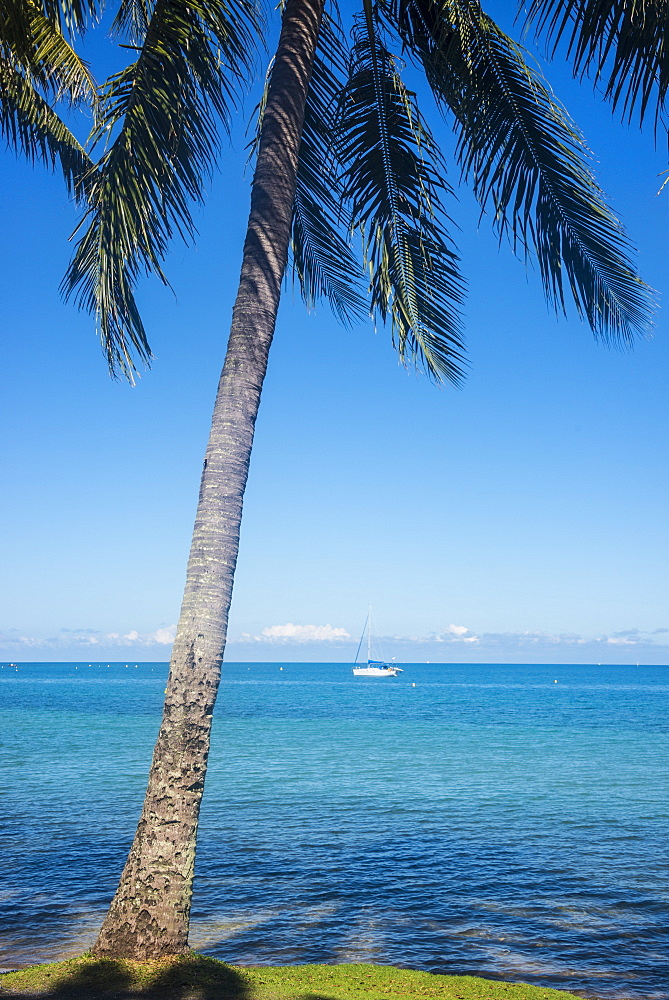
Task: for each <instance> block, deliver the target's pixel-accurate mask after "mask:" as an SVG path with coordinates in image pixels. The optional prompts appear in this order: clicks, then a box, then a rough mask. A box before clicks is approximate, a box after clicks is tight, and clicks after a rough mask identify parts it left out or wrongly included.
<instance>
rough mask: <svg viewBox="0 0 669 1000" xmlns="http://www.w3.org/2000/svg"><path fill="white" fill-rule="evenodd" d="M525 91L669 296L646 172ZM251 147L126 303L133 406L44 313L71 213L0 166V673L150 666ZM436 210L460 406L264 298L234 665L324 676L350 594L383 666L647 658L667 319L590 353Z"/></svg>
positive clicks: (620, 147) (665, 658)
mask: <svg viewBox="0 0 669 1000" xmlns="http://www.w3.org/2000/svg"><path fill="white" fill-rule="evenodd" d="M506 6H507V5H501V4H498V5H497V6H496V8H495V7H493V8H489V9H490V10H491V12H492V13H494V14H497V15H499V14H500V12H501V14H502V15H503V14H504V9H505V7H506ZM547 76H548V77H549V79H550V80H551V82H552V83H553V86H554V88H555V90H556V92H557V94H558V96H559V97H560V98H561V99H562V100H563V101H564V102H565V103H566V104H567V106H568V108H569V110H570V111H571V113H572V115H573V116H574V117H575V118H576V119H577V121H578V123H579V124H580V125H581V127H582V128H583V130H584V132H585V134H586V136H587V138H588V140H589V143H590V145H591V147H592V149H593V150H594V153H595V156H596V158H597V160H598V177H599V180H600V182H601V183H602V185H603V187H604V188H605V190H606V191H607V193H608V194H609V196H610V199H611V202H612V203H613V205H614V207H615V208H616V210H617V211H618V212H619V213H620V214H621V216H622V218H623V220H624V222H625V223H626V225H627V228H628V230H629V232H630V234H631V236H632V237H633V239H634V241H635V242H636V244H637V246H638V247H639V251H640V258H639V259H640V267H641V272H642V274H643V276H644V278H645V280H646V281H647V282H649V283H650V284H651V285H653V286H654V287H655V288H658V289H659V290H660V291H665V290H666V289H667V286H668V281H667V277H668V276H667V254H666V246H667V243H666V233H667V221H668V219H667V215H668V201H667V199H668V197H669V195H668V194H667V191H665V192H664V193H663V194H662V195H660V196H659V197H658V196H657V190H658V188H659V186H660V183H661V179H660V177H659V175H660V173H661V172H662V171H663V170H664V169H666V162H665V161H666V157H665V156H664V155H663V153H662V151H661V150H660V151H659V152H656V151H655V149H654V147H653V143H652V139H651V137H650V136H646V135H644V136H642V135H640V134H639V132H638V130H636V129H629V128H626V127H623V126H621V125H619V124H616V123H615V122H613V121H612V120H611V117H610V113H609V110H608V109H607V108H606V107H605V106H604V105H601V104H599V103H598V102H597V101H596V100H595V99H594V98H593V97H592V95H591V93H590V92H589V90H588V89H587V88H582V87H579V86H578V85H577V84H575V83H574V82H573V81H572V80H571V79H570V78H569V76H568V72H567V68H566V66H565V64H564V63H562V65H559V64H557V65H553V66H549V67H547ZM252 107H253V100H252V99H250V100H249V101H248V103H247V109H246V111H247V113H248V112H250V109H251V108H252ZM242 124H243V122H242ZM435 130H436V131H437V133H438V134H439V135H440V136H441V135H443V136H444V138H445V141H446V144H447V145H448V141H449V140H448V139H447V138H446V137H447V130H446V127H445V126H443V125H441V124H439V123H438V122H436V121H435ZM244 141H245V140H244V136H243V128H242V127H241V126H240V128H238V129H237V133H236V136H235V148H234V149H232V150H226V151H225V153H224V155H223V157H222V160H221V170H220V173H219V174H218V175H217V176H216V178H215V179H214V182H213V184H212V188H211V191H210V194H209V196H208V198H207V203H206V206H205V207H204V209H203V210H202V211H201V212H198V227H199V231H200V236H199V239H198V243H197V246H196V247H195V248H194V249H186V248H184V247H183V246H180V245H175V247H174V248H173V251H172V253H171V255H170V258H169V260H168V262H167V271H168V274H169V276H170V279H171V281H172V283H173V286H174V291H175V294H172V293H171V292H170V291H168V290H165V289H163V288H161V287H159V286H158V285H157V284H156V283H155V282H147V283H146V284H145V285H144V286H143V287H142V291H141V301H142V306H143V314H144V317H145V320H146V323H147V326H148V329H149V333H150V339H151V343H152V346H153V350H154V353H155V355H156V361H155V364H154V366H153V368H152V369H151V370H150V371H148V372H146V373H145V374H144V376H143V377H142V379H141V380H140V381H139V383H138V385H137V386H136V387H135V388H130V387H128V386H126V385H124V384H121V383H114V382H112V381H111V380H110V379H109V377H108V375H107V372H106V367H105V363H104V360H103V358H102V355H101V353H100V350H99V347H98V345H97V342H96V338H95V331H94V324H93V322H92V321H91V319H90V318H89V317H87V316H84V315H81V314H79V313H77V312H76V311H75V309H74V308H73V307H71V306H69V305H64V304H63V303H62V302H61V301H60V298H59V295H58V283H59V281H60V278H61V277H62V274H63V271H64V269H65V266H66V263H67V260H68V256H69V246H68V243H67V236H68V235H69V233H70V232H71V230H72V228H73V224H74V221H75V215H74V213H73V210H72V208H71V206H70V205H68V202H67V198H66V196H65V194H64V192H63V188H62V184H61V183H60V182H59V181H58V179H57V178H53V177H51V176H49V175H47V174H46V173H45V172H43V171H42V170H41V169H40V168H34V169H33V168H31V167H28V166H26V165H25V164H23V163H20V162H17V161H15V160H14V159H13V158H12V156H11V155H10V154H4V156H3V157H2V160H1V161H0V170H1V171H2V182H3V187H4V190H5V191H6V192H10V197H6V199H5V212H4V216H3V221H2V226H1V227H0V233H1V238H2V241H3V244H4V245H3V253H2V259H3V262H4V267H3V271H2V274H1V275H0V281H1V282H2V286H3V287H2V302H3V306H4V308H3V318H2V342H3V361H4V363H3V365H2V372H1V374H0V379H1V382H0V408H1V411H2V425H3V434H2V456H1V458H0V461H1V462H2V468H3V473H4V474H3V488H2V494H1V496H0V503H1V504H2V515H1V525H2V539H1V545H2V551H3V554H4V557H3V572H2V574H1V575H0V589H1V590H2V594H1V598H0V608H1V609H2V610H1V618H0V658H5V659H16V660H18V659H22V660H51V659H70V658H72V659H78V660H94V659H110V658H112V659H115V660H126V659H129V658H134V659H139V658H141V659H144V660H163V659H166V658H167V657H168V655H169V641H170V637H171V635H172V634H173V630H172V626H173V625H174V623H175V622H176V619H177V616H178V611H179V604H180V597H181V590H182V587H183V577H184V569H185V562H186V558H187V553H188V545H189V540H190V532H191V527H192V519H193V515H194V509H195V502H196V497H197V486H198V478H199V469H200V466H201V459H202V454H203V451H204V446H205V441H206V435H207V431H208V424H209V417H210V410H211V406H212V403H213V394H214V391H215V387H216V383H217V379H218V373H219V370H220V365H221V363H222V359H223V355H224V350H225V339H226V333H227V327H228V323H229V317H230V311H231V307H232V300H233V296H234V291H235V284H236V279H237V276H238V272H239V264H240V248H241V242H242V236H243V231H244V226H245V221H246V213H247V206H248V183H249V174H248V171H247V172H246V175H245V174H244V160H245V153H244V151H243V146H244ZM455 179H456V174H455V171H453V173H452V180H453V181H455ZM452 214H453V216H454V217H455V219H456V221H457V223H458V224H459V225H460V227H461V232H460V233H459V234H456V235H457V240H458V244H459V247H460V250H461V254H462V267H463V272H464V274H465V275H466V277H467V279H468V282H469V298H468V302H467V307H466V327H467V342H468V349H469V359H470V362H471V368H470V375H469V378H468V380H467V383H466V384H465V386H464V388H463V389H462V390H454V389H452V388H448V387H447V388H443V389H439V388H435V387H434V386H432V385H431V384H430V383H429V382H428V381H427V380H426V379H425V378H424V377H423V376H420V375H416V374H414V373H407V372H405V371H404V370H403V369H402V368H400V367H399V366H398V364H397V360H396V357H395V355H394V353H393V350H392V347H391V346H390V343H389V337H388V336H387V334H386V333H385V332H384V331H383V330H380V331H378V332H376V333H375V332H374V330H373V328H372V327H371V325H365V324H363V325H361V326H360V327H358V328H356V329H354V330H352V331H350V330H344V329H342V328H341V327H339V326H338V325H337V323H336V322H335V320H334V319H333V318H332V317H331V315H330V313H329V311H328V308H327V307H326V306H320V307H319V308H318V309H317V311H316V312H315V314H312V315H309V314H307V312H306V310H305V309H304V307H303V305H302V304H301V302H300V301H299V297H298V295H297V293H296V292H294V291H293V289H292V288H291V287H290V286H289V287H288V288H287V290H286V293H285V295H284V301H283V303H282V307H281V312H280V315H279V320H278V324H277V334H276V339H275V343H274V346H273V348H272V356H271V359H270V371H269V375H268V379H267V384H266V388H265V391H264V395H263V402H262V408H261V414H260V418H259V421H258V428H257V435H256V446H255V452H254V457H253V463H252V468H251V476H250V481H249V487H248V492H247V500H246V508H245V516H244V526H243V533H242V545H241V552H240V559H239V567H238V575H237V582H236V589H235V596H234V601H233V608H232V614H231V621H230V644H229V650H228V654H227V655H228V658H229V659H246V660H290V659H300V660H309V659H314V660H341V659H346V658H348V657H350V656H351V655H352V653H353V652H354V651H355V645H356V644H357V638H358V634H359V631H360V629H361V627H362V624H363V621H364V617H365V612H366V607H367V604H368V602H369V601H371V602H372V603H373V605H374V609H375V617H376V619H377V623H378V627H379V632H380V633H381V634H382V635H383V636H384V640H383V645H384V649H385V653H386V655H388V656H397V658H398V659H399V660H425V659H430V660H444V661H465V660H479V661H481V660H483V661H486V660H491V661H497V660H500V661H502V660H504V661H518V662H527V661H533V662H542V661H545V662H618V663H627V662H635V661H636V660H641V661H642V662H657V663H669V632H667V629H669V613H668V611H667V566H668V565H669V552H668V548H669V546H668V538H667V518H666V497H667V486H668V483H667V478H668V477H667V462H666V450H667V445H666V442H667V436H668V435H667V430H668V428H667V404H666V398H667V391H666V370H667V360H668V358H667V355H668V353H669V348H668V346H667V336H666V329H667V321H666V311H664V312H662V311H661V312H660V314H659V316H658V324H657V329H656V331H655V336H654V337H653V338H652V339H649V340H648V341H640V342H639V343H638V345H637V347H636V349H635V350H634V351H633V352H631V353H624V352H620V351H616V350H607V349H606V348H604V347H601V346H598V345H597V344H596V343H594V341H593V338H592V336H591V334H590V332H589V330H588V329H587V328H586V327H585V326H584V325H582V324H581V323H580V322H579V321H578V319H577V318H576V317H575V316H574V315H571V316H570V317H569V319H568V320H559V321H558V320H556V319H555V318H554V317H553V316H552V315H551V314H550V313H549V311H548V310H547V308H546V306H545V304H544V300H543V297H542V293H541V289H540V287H539V282H538V279H537V277H536V276H535V275H533V274H532V273H529V274H527V273H526V271H525V268H524V266H523V265H522V264H521V263H519V262H518V261H517V260H515V259H514V258H513V257H512V255H511V253H510V252H509V251H508V249H507V248H506V247H502V248H501V249H499V248H498V246H497V243H496V240H495V239H494V237H493V236H492V234H491V232H490V228H489V225H488V223H487V222H486V220H485V219H484V220H483V221H482V222H481V223H480V225H479V220H478V212H477V209H476V206H475V205H474V202H473V199H472V198H471V196H470V194H469V193H468V192H467V191H466V190H465V189H462V190H460V191H459V201H458V202H457V203H455V204H454V205H453V206H452Z"/></svg>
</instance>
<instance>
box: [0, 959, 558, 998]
mask: <svg viewBox="0 0 669 1000" xmlns="http://www.w3.org/2000/svg"><path fill="white" fill-rule="evenodd" d="M3 995H4V996H12V995H13V996H16V997H21V998H22V1000H28V998H29V997H31V996H42V997H53V998H59V1000H70V998H71V1000H89V998H90V1000H94V998H97V997H101V998H108V1000H112V998H114V1000H123V998H126V997H127V998H131V997H138V998H144V1000H190V998H193V1000H395V998H397V1000H400V998H402V1000H432V998H435V1000H578V998H576V997H574V998H572V995H571V994H570V993H563V992H560V991H558V990H549V989H544V988H543V987H539V986H525V985H523V984H521V983H501V982H496V981H494V980H490V979H476V978H474V977H473V976H437V975H433V974H431V973H429V972H414V971H411V970H409V969H395V968H392V967H390V966H385V965H288V966H272V967H269V966H262V967H257V968H253V969H243V968H238V967H236V966H232V965H226V964H225V963H224V962H218V961H217V960H216V959H213V958H205V957H204V956H203V955H196V954H192V955H189V956H184V957H182V958H176V959H170V960H166V961H162V962H147V963H141V964H140V963H137V962H125V961H123V962H122V961H110V960H102V961H101V960H97V959H92V958H89V957H87V956H83V957H82V958H74V959H70V960H69V961H67V962H54V963H52V964H50V965H35V966H32V967H31V968H29V969H22V970H21V971H20V972H12V973H8V974H6V975H3V976H0V996H3Z"/></svg>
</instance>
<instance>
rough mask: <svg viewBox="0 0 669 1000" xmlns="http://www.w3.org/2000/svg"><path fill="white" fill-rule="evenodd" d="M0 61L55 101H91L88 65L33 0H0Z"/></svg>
mask: <svg viewBox="0 0 669 1000" xmlns="http://www.w3.org/2000/svg"><path fill="white" fill-rule="evenodd" d="M64 6H65V5H64ZM0 62H2V63H3V64H4V65H7V66H11V67H13V68H14V69H16V70H17V71H19V72H22V73H24V74H27V75H28V76H29V77H30V80H31V82H32V84H33V85H34V86H35V87H39V88H40V89H41V90H42V91H43V92H44V94H45V95H49V96H50V97H53V99H54V100H55V101H60V100H66V101H70V102H72V103H76V102H78V101H80V100H85V101H87V102H88V103H89V104H92V103H94V101H95V96H96V84H95V80H94V79H93V77H92V75H91V72H90V70H89V68H88V65H87V64H86V62H84V60H83V59H81V57H80V56H79V55H78V54H77V52H76V51H75V50H74V48H73V47H72V45H71V44H70V42H69V41H68V40H67V38H66V37H65V35H64V34H63V31H62V30H61V27H60V24H59V22H58V20H55V19H52V18H50V17H48V16H46V14H45V13H44V11H43V9H42V6H41V5H40V4H38V3H37V2H35V0H0Z"/></svg>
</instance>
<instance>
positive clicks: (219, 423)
mask: <svg viewBox="0 0 669 1000" xmlns="http://www.w3.org/2000/svg"><path fill="white" fill-rule="evenodd" d="M322 13H323V0H288V3H287V5H286V9H285V12H284V16H283V22H282V29H281V36H280V39H279V47H278V50H277V55H276V60H275V64H274V69H273V71H272V78H271V82H270V87H269V92H268V98H267V105H266V109H265V114H264V119H263V125H262V130H261V135H260V144H259V149H258V159H257V165H256V170H255V175H254V179H253V186H252V192H251V212H250V217H249V226H248V230H247V234H246V241H245V244H244V257H243V263H242V270H241V277H240V283H239V290H238V293H237V299H236V301H235V306H234V309H233V314H232V328H231V331H230V338H229V341H228V350H227V355H226V359H225V365H224V367H223V372H222V374H221V379H220V383H219V387H218V394H217V397H216V404H215V407H214V416H213V420H212V429H211V435H210V438H209V444H208V446H207V451H206V457H205V460H204V468H203V471H202V480H201V485H200V500H199V505H198V510H197V516H196V519H195V529H194V533H193V542H192V547H191V552H190V559H189V562H188V573H187V580H186V589H185V593H184V599H183V605H182V609H181V617H180V620H179V627H178V631H177V636H176V640H175V644H174V650H173V653H172V660H171V663H170V673H169V678H168V682H167V692H166V698H165V707H164V711H163V720H162V725H161V728H160V733H159V735H158V742H157V743H156V748H155V750H154V754H153V762H152V765H151V771H150V774H149V783H148V788H147V792H146V798H145V800H144V808H143V811H142V815H141V818H140V821H139V825H138V827H137V833H136V834H135V839H134V842H133V845H132V848H131V850H130V854H129V856H128V860H127V862H126V865H125V868H124V871H123V874H122V876H121V881H120V884H119V887H118V890H117V892H116V895H115V896H114V899H113V901H112V904H111V907H110V909H109V912H108V914H107V916H106V918H105V920H104V923H103V925H102V929H101V931H100V935H99V937H98V940H97V942H96V944H95V946H94V948H93V952H94V954H95V955H98V956H108V957H117V958H121V957H124V958H132V959H135V960H138V961H145V960H148V959H153V958H159V957H161V956H164V955H169V954H179V953H182V952H184V951H186V950H187V948H188V922H189V916H190V904H191V895H192V886H193V867H194V862H195V842H196V834H197V824H198V816H199V812H200V803H201V801H202V792H203V789H204V779H205V774H206V769H207V757H208V753H209V739H210V731H211V720H212V712H213V709H214V702H215V700H216V694H217V691H218V685H219V680H220V673H221V661H222V659H223V651H224V648H225V640H226V633H227V624H228V611H229V608H230V599H231V596H232V584H233V578H234V572H235V564H236V562H237V551H238V547H239V526H240V521H241V516H242V501H243V497H244V490H245V487H246V480H247V476H248V468H249V460H250V456H251V446H252V444H253V434H254V428H255V421H256V416H257V413H258V406H259V404H260V394H261V390H262V385H263V380H264V377H265V371H266V368H267V357H268V353H269V348H270V345H271V343H272V337H273V334H274V325H275V321H276V314H277V310H278V306H279V298H280V293H281V281H282V278H283V274H284V271H285V268H286V260H287V256H288V242H289V237H290V226H291V218H292V211H293V199H294V195H295V177H296V172H297V160H298V152H299V146H300V137H301V134H302V124H303V120H304V107H305V101H306V95H307V89H308V85H309V79H310V76H311V69H312V66H313V60H314V52H315V48H316V42H317V39H318V31H319V28H320V22H321V17H322Z"/></svg>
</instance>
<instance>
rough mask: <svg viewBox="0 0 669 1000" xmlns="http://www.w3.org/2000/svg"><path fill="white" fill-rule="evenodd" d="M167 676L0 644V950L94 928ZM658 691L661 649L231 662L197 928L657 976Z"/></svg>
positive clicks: (38, 951) (645, 987)
mask: <svg viewBox="0 0 669 1000" xmlns="http://www.w3.org/2000/svg"><path fill="white" fill-rule="evenodd" d="M165 677H166V667H165V666H164V665H162V664H144V665H140V666H139V667H137V668H136V667H135V666H134V664H131V665H129V666H128V667H127V668H126V667H125V665H123V664H120V665H119V664H113V665H112V666H111V667H107V665H106V664H104V665H97V664H94V665H91V666H88V665H87V664H84V665H79V666H78V668H77V666H76V665H75V664H27V665H21V666H20V667H19V668H18V670H15V669H13V668H11V669H10V668H9V667H7V666H5V667H4V668H3V669H2V670H0V734H1V736H0V754H1V756H2V800H1V802H0V810H1V815H2V819H1V824H2V830H1V833H2V845H3V846H2V859H3V866H2V867H3V869H4V877H3V886H2V891H1V896H0V899H1V901H2V908H3V909H2V917H1V918H0V927H1V928H2V932H3V939H4V949H3V951H2V952H0V965H3V966H12V965H16V964H25V963H28V962H34V961H48V960H52V959H54V958H57V957H60V956H63V955H68V954H73V953H76V952H81V951H82V950H83V949H84V948H85V947H86V946H87V945H88V944H89V943H90V942H91V941H92V939H93V938H94V935H95V930H96V927H97V926H98V925H99V923H100V920H101V917H102V914H103V912H104V910H105V907H106V906H107V905H108V903H109V900H110V898H111V895H112V893H113V891H114V888H115V884H116V881H117V879H118V875H119V873H120V870H121V867H122V865H123V861H124V858H125V854H126V852H127V850H128V847H129V844H130V841H131V838H132V835H133V832H134V826H135V824H136V821H137V818H138V815H139V810H140V805H141V799H142V795H143V791H144V782H145V778H146V772H147V769H148V762H149V759H150V755H151V749H152V746H153V742H154V740H155V736H156V732H157V727H158V724H159V720H160V710H161V702H162V696H163V689H164V684H165ZM556 680H557V682H558V683H557V684H556V683H554V681H556ZM414 684H415V687H414V686H413V685H414ZM668 708H669V668H667V667H643V666H642V667H610V666H602V667H575V666H559V667H556V666H502V665H492V666H479V665H467V666H459V665H455V666H453V665H429V666H427V665H413V666H411V665H410V666H407V667H406V669H405V672H404V673H403V674H402V675H401V677H399V678H397V679H396V680H391V679H386V678H383V679H373V678H353V677H352V675H351V673H350V669H349V668H348V667H347V666H345V665H342V664H338V665H332V666H324V665H322V664H319V665H307V664H284V665H283V669H282V670H280V669H279V665H278V664H266V665H254V666H252V667H248V666H247V665H246V664H231V665H227V666H226V667H225V674H224V681H223V684H222V688H221V694H220V697H219V704H218V706H217V713H216V722H215V731H214V741H213V748H212V754H211V763H210V770H209V776H208V778H207V792H206V795H205V804H204V806H203V810H202V820H201V834H200V841H199V854H198V864H197V880H196V889H195V898H194V908H193V928H192V936H191V942H192V944H193V945H194V946H195V947H197V948H199V949H201V950H203V951H205V952H207V953H208V954H211V955H215V956H217V957H219V958H223V959H226V960H228V961H231V962H237V963H241V964H244V963H246V964H253V965H257V964H263V963H272V964H281V963H294V962H341V961H362V960H364V961H373V962H380V963H390V964H395V965H402V966H408V967H412V968H421V969H429V970H431V971H437V972H446V973H449V972H457V973H470V974H479V975H484V976H489V977H493V978H497V977H499V978H507V979H512V980H522V981H526V982H533V983H539V984H545V985H547V986H553V987H558V988H564V989H569V990H572V991H577V992H581V993H584V994H586V995H587V994H590V995H594V996H600V997H633V998H636V997H639V998H657V1000H660V998H664V1000H666V998H669V986H668V983H669V975H668V972H669V969H668V964H667V944H668V933H667V924H668V919H667V917H668V907H667V903H668V899H669V863H668V860H667V858H668V851H667V848H668V847H669V837H668V828H667V813H668V811H669V809H668V805H667V802H668V797H667V784H668V780H667V762H668V761H669V715H668V712H667V709H668Z"/></svg>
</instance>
